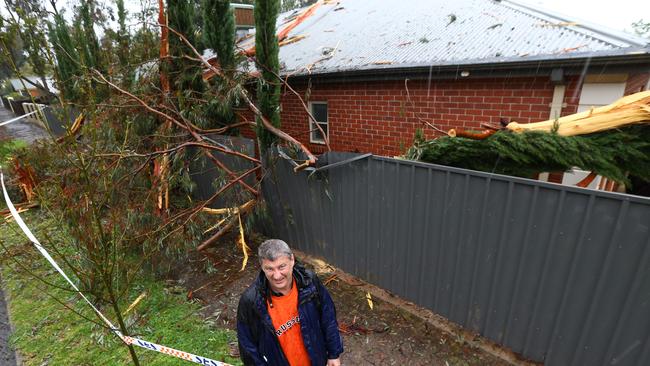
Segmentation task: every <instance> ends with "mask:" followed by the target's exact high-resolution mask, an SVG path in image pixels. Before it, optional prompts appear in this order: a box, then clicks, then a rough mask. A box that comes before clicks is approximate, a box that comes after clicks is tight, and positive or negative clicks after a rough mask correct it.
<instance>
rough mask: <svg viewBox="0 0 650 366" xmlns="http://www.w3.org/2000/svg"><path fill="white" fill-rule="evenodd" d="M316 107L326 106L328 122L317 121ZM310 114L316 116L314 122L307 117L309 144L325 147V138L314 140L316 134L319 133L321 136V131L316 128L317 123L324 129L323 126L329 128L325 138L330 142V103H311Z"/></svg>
mask: <svg viewBox="0 0 650 366" xmlns="http://www.w3.org/2000/svg"><path fill="white" fill-rule="evenodd" d="M314 105H325V108H326V115H327V117H326V118H327V120H326V121H325V122H323V121H316V120H315V119H316V116H314V107H313V106H314ZM309 113H311V115H312V116H314V120H312V119H311V118H310V117H309V116H307V122H308V126H309V142H310V143H312V144H320V145H325V138H323V137H321V138H316V139H315V138H314V134H315V133H317V134H318V135H321V133H320V131H319V130H318V129H317V128H316V126H315V123H317V124H319V125H320V126H321V128H322V126H323V125H325V126H326V127H327V132H326V133H325V137H326V138H327V139H328V140H329V137H330V136H329V135H330V125H329V122H330V121H329V120H330V110H329V103H328V102H327V101H314V102H311V101H310V102H309Z"/></svg>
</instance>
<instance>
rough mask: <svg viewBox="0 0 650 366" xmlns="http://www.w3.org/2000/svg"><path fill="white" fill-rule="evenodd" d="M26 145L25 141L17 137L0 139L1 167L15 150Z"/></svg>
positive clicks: (5, 164) (6, 163) (7, 161)
mask: <svg viewBox="0 0 650 366" xmlns="http://www.w3.org/2000/svg"><path fill="white" fill-rule="evenodd" d="M26 146H27V143H26V142H25V141H23V140H18V139H15V140H2V141H0V165H1V166H3V167H5V166H7V165H8V163H9V160H10V159H11V157H12V156H13V155H14V154H15V153H16V151H17V150H20V149H22V148H25V147H26Z"/></svg>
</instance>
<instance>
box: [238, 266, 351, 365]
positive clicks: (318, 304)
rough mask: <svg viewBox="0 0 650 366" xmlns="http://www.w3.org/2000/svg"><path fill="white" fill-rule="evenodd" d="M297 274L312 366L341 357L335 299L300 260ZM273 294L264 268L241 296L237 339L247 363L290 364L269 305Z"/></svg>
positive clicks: (303, 322)
mask: <svg viewBox="0 0 650 366" xmlns="http://www.w3.org/2000/svg"><path fill="white" fill-rule="evenodd" d="M293 276H294V278H295V279H296V281H295V282H294V285H297V286H298V315H299V316H300V330H301V332H302V339H303V342H304V343H305V348H306V349H307V353H308V354H309V358H310V359H311V364H312V366H324V365H325V364H327V360H328V359H335V358H339V355H340V354H341V353H343V343H342V342H341V336H340V334H339V329H338V323H337V321H336V309H335V308H334V302H332V298H331V297H330V294H329V293H328V292H327V290H326V289H325V286H323V284H322V283H321V282H320V280H319V279H318V277H317V276H316V275H315V274H314V273H313V272H311V271H308V270H306V269H305V268H303V267H302V266H300V265H298V264H297V263H296V264H295V265H294V267H293ZM269 294H270V289H269V286H268V281H267V279H266V276H264V272H261V271H260V274H259V276H258V277H257V280H256V281H255V282H254V283H253V284H252V285H251V286H250V287H248V289H246V291H244V294H243V295H242V296H241V298H240V299H239V307H238V308H237V339H238V341H239V353H240V356H241V359H242V361H243V362H244V365H247V366H248V365H256V366H257V365H273V366H275V365H277V366H288V365H289V363H288V362H287V359H286V357H285V356H284V353H283V352H282V347H280V342H279V341H278V338H277V336H276V335H275V329H274V328H273V323H272V322H271V316H270V315H269V312H268V310H267V308H266V299H267V298H268V296H269Z"/></svg>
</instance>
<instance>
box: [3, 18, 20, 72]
mask: <svg viewBox="0 0 650 366" xmlns="http://www.w3.org/2000/svg"><path fill="white" fill-rule="evenodd" d="M0 57H1V61H2V62H0V78H6V77H11V76H13V75H14V74H15V73H14V67H15V68H17V69H20V68H21V67H22V66H23V65H24V64H25V61H26V58H25V55H24V44H23V40H22V39H21V38H20V32H19V28H18V26H17V25H16V24H5V21H4V19H3V18H2V16H0Z"/></svg>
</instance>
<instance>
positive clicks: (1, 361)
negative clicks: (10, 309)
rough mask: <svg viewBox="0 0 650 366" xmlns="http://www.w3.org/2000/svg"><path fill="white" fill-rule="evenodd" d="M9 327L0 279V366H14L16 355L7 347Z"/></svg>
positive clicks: (0, 280)
mask: <svg viewBox="0 0 650 366" xmlns="http://www.w3.org/2000/svg"><path fill="white" fill-rule="evenodd" d="M10 334H11V326H10V325H9V316H8V313H7V304H6V303H5V296H4V293H3V292H2V279H0V365H3V366H15V365H16V354H15V353H14V350H13V349H11V347H9V335H10Z"/></svg>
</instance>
